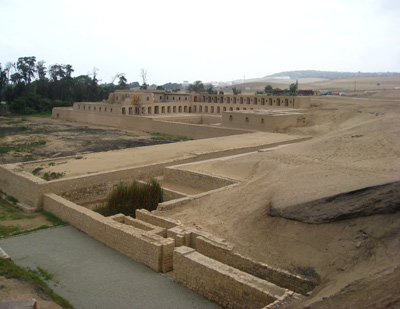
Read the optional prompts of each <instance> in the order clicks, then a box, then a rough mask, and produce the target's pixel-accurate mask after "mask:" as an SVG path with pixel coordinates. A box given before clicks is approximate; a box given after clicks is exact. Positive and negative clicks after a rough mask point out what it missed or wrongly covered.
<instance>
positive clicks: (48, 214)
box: [40, 210, 67, 226]
mask: <svg viewBox="0 0 400 309" xmlns="http://www.w3.org/2000/svg"><path fill="white" fill-rule="evenodd" d="M40 213H41V214H42V215H43V216H45V217H46V219H47V221H49V222H51V223H52V226H59V225H65V224H67V223H66V222H64V221H62V220H61V219H60V218H58V217H56V216H55V215H53V214H52V213H51V212H47V211H44V210H42V211H40Z"/></svg>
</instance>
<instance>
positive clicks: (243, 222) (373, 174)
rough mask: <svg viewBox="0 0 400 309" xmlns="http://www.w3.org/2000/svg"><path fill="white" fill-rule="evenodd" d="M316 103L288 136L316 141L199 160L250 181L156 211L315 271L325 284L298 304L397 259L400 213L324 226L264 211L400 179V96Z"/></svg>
mask: <svg viewBox="0 0 400 309" xmlns="http://www.w3.org/2000/svg"><path fill="white" fill-rule="evenodd" d="M312 104H313V108H312V109H311V110H310V112H309V117H308V119H309V124H308V126H307V127H303V128H293V129H291V130H290V131H289V133H293V134H299V135H301V134H303V135H311V136H313V139H311V140H308V141H305V142H302V143H299V144H293V145H291V146H287V147H283V148H280V149H276V150H274V151H268V152H258V153H254V154H249V155H248V156H244V157H238V158H234V159H231V160H222V161H221V160H219V161H215V162H207V163H206V164H204V165H201V164H197V165H193V166H192V168H193V169H195V170H200V171H204V172H211V173H213V174H219V175H223V176H232V175H233V174H234V175H235V177H236V178H239V179H245V180H246V181H245V182H244V183H242V184H241V185H240V186H238V187H235V188H231V189H229V190H225V191H222V192H217V193H214V194H211V195H208V196H206V197H204V198H202V199H198V200H193V201H192V202H190V203H189V204H188V205H185V206H184V207H180V208H175V209H172V210H169V211H163V212H160V213H161V214H162V215H165V216H167V217H173V218H175V219H179V220H181V221H182V222H184V223H185V224H187V225H193V224H195V225H199V226H201V227H202V228H203V229H204V230H206V231H208V232H211V233H213V234H216V235H218V236H220V237H223V238H226V239H228V240H229V241H231V242H232V243H234V244H235V245H236V250H237V251H238V252H240V253H243V254H245V255H249V256H251V257H253V258H255V259H257V260H259V261H262V262H265V263H268V264H270V265H272V266H275V267H280V268H284V269H289V270H292V271H295V272H299V273H304V274H306V275H312V274H313V271H310V269H312V270H315V272H316V273H317V274H318V275H319V276H320V277H321V279H322V284H321V285H320V286H319V287H318V288H317V289H316V290H315V291H314V293H313V297H312V298H308V299H306V300H303V303H301V305H305V304H308V303H311V302H314V301H317V300H321V299H322V298H324V297H328V296H330V295H332V294H335V293H338V292H339V291H340V290H341V289H342V288H345V286H346V285H348V284H350V283H351V282H354V281H355V280H359V279H362V278H365V277H367V276H368V275H372V274H375V273H379V272H382V271H383V270H385V269H387V268H390V267H394V266H396V265H399V264H400V263H399V261H400V259H399V257H400V214H393V215H375V216H371V217H365V218H356V219H350V220H344V221H339V222H334V223H329V224H320V225H311V224H305V223H301V222H296V221H293V220H287V219H283V218H274V217H270V216H269V215H268V208H269V205H271V203H274V205H277V206H279V207H285V206H287V205H292V204H296V203H299V202H304V201H307V200H313V199H316V198H319V197H324V196H329V195H333V194H337V193H340V192H344V191H350V190H354V189H358V188H362V187H365V186H371V185H377V184H381V183H386V182H390V181H395V180H399V179H400V142H399V139H398V136H399V133H400V123H399V121H398V120H399V116H400V103H398V102H390V101H376V100H355V99H349V98H347V99H344V98H335V97H320V98H314V99H313V100H312ZM233 171H234V172H233ZM396 278H397V279H396V280H398V279H399V278H398V277H396ZM359 292H360V294H357V295H358V297H360V298H362V297H367V295H365V294H363V293H362V292H361V291H359ZM381 292H382V293H385V290H384V289H383V290H382V291H381ZM299 306H300V305H299Z"/></svg>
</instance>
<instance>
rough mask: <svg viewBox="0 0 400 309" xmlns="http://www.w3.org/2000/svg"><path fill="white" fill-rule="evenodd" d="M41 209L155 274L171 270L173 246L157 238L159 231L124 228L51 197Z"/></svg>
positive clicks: (122, 225) (46, 197) (70, 203)
mask: <svg viewBox="0 0 400 309" xmlns="http://www.w3.org/2000/svg"><path fill="white" fill-rule="evenodd" d="M43 208H44V210H46V211H48V212H51V213H52V214H54V215H55V216H57V217H59V218H60V219H62V220H63V221H66V222H68V223H70V224H71V225H73V226H74V227H76V228H77V229H79V230H81V231H83V232H84V233H86V234H87V235H89V236H91V237H93V238H94V239H96V240H98V241H100V242H102V243H103V244H105V245H107V246H109V247H111V248H113V249H115V250H117V251H118V252H121V253H122V254H124V255H126V256H128V257H130V258H132V259H134V260H135V261H138V262H140V263H142V264H144V265H146V266H148V267H150V268H151V269H153V270H155V271H157V272H168V271H171V270H172V266H173V264H172V259H173V249H174V247H175V242H174V240H173V239H170V238H164V237H162V236H160V235H158V234H157V233H160V230H159V229H158V228H156V227H155V228H154V231H153V230H149V229H148V228H143V227H140V226H139V225H134V224H123V223H121V222H118V220H114V219H113V218H112V217H108V218H107V217H104V216H102V215H100V214H98V213H96V212H93V211H92V210H89V209H86V208H84V207H82V206H79V205H76V204H74V203H72V202H70V201H68V200H66V199H64V198H62V197H60V196H57V195H55V194H53V193H50V194H45V195H44V198H43ZM132 220H134V219H132ZM147 227H148V226H147Z"/></svg>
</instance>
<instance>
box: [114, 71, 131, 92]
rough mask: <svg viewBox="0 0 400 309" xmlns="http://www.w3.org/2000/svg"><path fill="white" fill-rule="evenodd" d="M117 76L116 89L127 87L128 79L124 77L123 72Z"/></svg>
mask: <svg viewBox="0 0 400 309" xmlns="http://www.w3.org/2000/svg"><path fill="white" fill-rule="evenodd" d="M118 78H119V80H118V86H117V87H116V89H129V87H128V80H127V79H126V77H125V74H124V73H121V74H119V76H118Z"/></svg>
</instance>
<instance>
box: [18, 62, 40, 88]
mask: <svg viewBox="0 0 400 309" xmlns="http://www.w3.org/2000/svg"><path fill="white" fill-rule="evenodd" d="M35 64H36V57H35V56H32V57H20V58H18V61H17V70H18V74H19V75H20V77H21V79H22V80H23V81H24V82H25V84H28V85H29V84H30V83H31V81H32V79H33V78H34V77H35V73H36V65H35Z"/></svg>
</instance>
